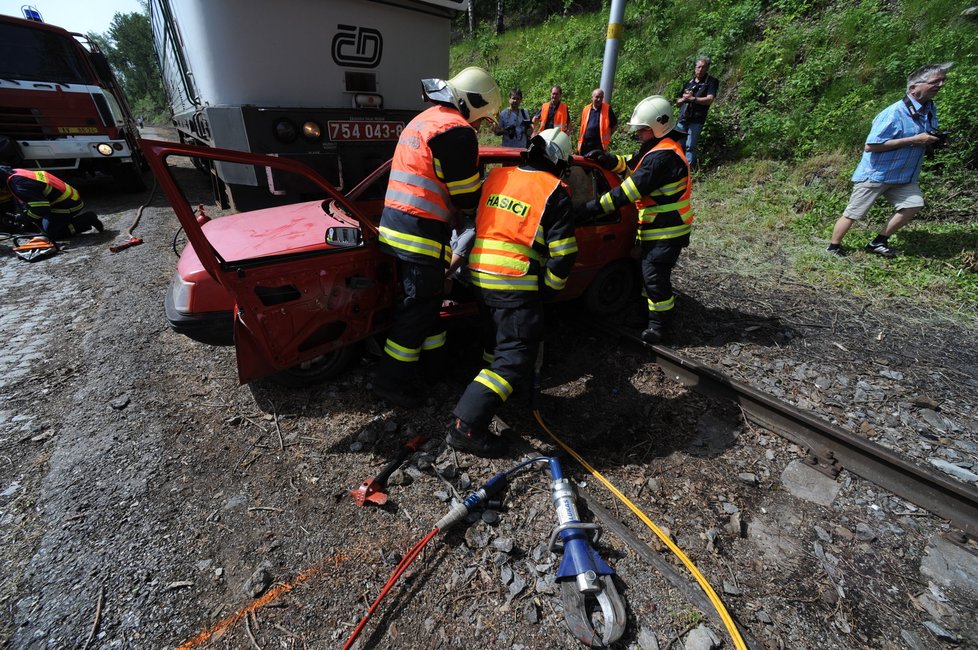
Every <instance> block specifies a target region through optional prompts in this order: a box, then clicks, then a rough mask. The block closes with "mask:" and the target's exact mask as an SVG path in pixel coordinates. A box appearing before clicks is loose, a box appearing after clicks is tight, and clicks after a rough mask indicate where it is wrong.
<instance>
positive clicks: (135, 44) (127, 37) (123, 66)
mask: <svg viewBox="0 0 978 650" xmlns="http://www.w3.org/2000/svg"><path fill="white" fill-rule="evenodd" d="M88 36H89V38H91V39H92V40H94V41H95V42H96V43H97V44H98V46H99V48H100V49H101V50H102V51H103V52H105V56H106V57H107V58H108V59H109V63H110V64H111V65H112V69H113V70H114V71H115V74H116V76H117V77H118V79H119V83H121V84H122V87H123V90H124V91H125V93H126V98H127V99H128V100H129V107H130V108H131V109H132V114H133V116H137V115H141V116H143V118H144V119H145V120H146V122H147V123H150V124H152V123H157V124H163V123H167V122H169V119H170V110H169V105H168V104H167V101H166V95H165V93H164V92H163V82H162V79H161V78H160V69H159V66H158V65H157V63H156V54H155V52H154V51H153V32H152V29H151V28H150V25H149V14H148V13H147V12H146V11H145V10H144V11H143V12H141V13H137V12H133V13H127V14H122V13H117V14H115V15H114V16H113V17H112V24H111V25H110V26H109V31H107V32H105V33H104V34H89V35H88Z"/></svg>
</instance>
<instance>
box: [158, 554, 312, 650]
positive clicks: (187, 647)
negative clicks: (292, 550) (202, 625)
mask: <svg viewBox="0 0 978 650" xmlns="http://www.w3.org/2000/svg"><path fill="white" fill-rule="evenodd" d="M320 566H321V564H314V565H313V566H311V567H310V568H308V569H306V570H305V571H303V572H302V573H300V574H299V575H298V576H296V578H295V580H293V581H292V582H287V583H284V584H279V585H275V586H274V587H272V588H271V589H269V590H268V591H266V592H265V595H263V596H262V597H261V598H258V599H257V600H255V601H254V602H252V603H251V604H250V605H248V606H247V607H242V608H241V609H239V610H238V611H236V612H234V613H233V614H231V615H230V616H227V617H226V618H224V619H222V620H220V621H218V622H217V623H215V624H214V625H213V626H211V627H210V629H207V630H204V631H203V632H201V633H200V634H198V635H197V636H195V637H194V638H192V639H190V640H189V641H184V642H183V643H181V644H180V645H179V646H178V647H177V650H193V648H198V647H200V646H201V645H202V644H204V643H207V642H208V641H210V640H211V639H212V638H214V637H215V636H218V635H221V634H223V633H224V631H225V630H226V629H228V628H229V627H231V626H232V625H234V624H235V623H237V622H238V621H240V620H241V619H242V618H244V617H245V616H247V615H248V614H249V613H250V612H253V611H255V610H258V609H261V608H262V607H264V606H265V605H267V604H268V603H270V602H272V601H273V600H275V599H276V598H278V597H279V596H281V595H283V594H287V593H289V592H290V591H292V590H293V589H295V588H296V587H298V586H299V585H300V584H302V583H303V582H305V581H306V580H308V579H309V578H311V577H312V576H314V575H315V574H316V573H318V572H319V568H320Z"/></svg>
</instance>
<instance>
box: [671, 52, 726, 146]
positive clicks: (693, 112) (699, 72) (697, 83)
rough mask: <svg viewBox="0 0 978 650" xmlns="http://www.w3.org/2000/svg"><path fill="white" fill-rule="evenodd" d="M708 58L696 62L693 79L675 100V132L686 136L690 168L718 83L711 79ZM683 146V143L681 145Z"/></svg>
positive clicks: (715, 95)
mask: <svg viewBox="0 0 978 650" xmlns="http://www.w3.org/2000/svg"><path fill="white" fill-rule="evenodd" d="M709 72H710V59H709V57H706V56H704V57H701V58H699V59H697V60H696V66H695V67H694V68H693V78H692V79H690V80H689V81H687V82H686V83H685V85H683V90H682V93H681V94H680V96H679V98H678V99H677V100H676V106H678V107H679V123H678V124H676V130H677V131H679V132H680V133H685V134H686V141H685V143H684V144H685V146H684V147H683V149H684V150H685V151H686V162H687V163H689V165H690V166H692V165H693V161H694V160H695V159H696V143H697V142H699V139H700V132H701V131H703V125H704V124H705V123H706V114H707V112H708V111H709V110H710V104H712V103H713V100H714V99H716V97H717V90H718V89H719V87H720V82H719V81H717V78H716V77H711V76H710V75H709ZM681 144H683V143H681Z"/></svg>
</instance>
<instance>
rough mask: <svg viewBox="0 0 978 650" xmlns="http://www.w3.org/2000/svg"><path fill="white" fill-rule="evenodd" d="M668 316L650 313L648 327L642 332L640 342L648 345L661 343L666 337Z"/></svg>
mask: <svg viewBox="0 0 978 650" xmlns="http://www.w3.org/2000/svg"><path fill="white" fill-rule="evenodd" d="M669 315H671V314H669ZM669 315H667V314H666V313H658V312H650V313H649V326H648V327H647V328H646V329H645V331H643V332H642V340H643V341H645V342H646V343H649V344H650V345H655V344H656V343H661V342H662V339H664V338H665V336H666V329H667V326H668V323H669Z"/></svg>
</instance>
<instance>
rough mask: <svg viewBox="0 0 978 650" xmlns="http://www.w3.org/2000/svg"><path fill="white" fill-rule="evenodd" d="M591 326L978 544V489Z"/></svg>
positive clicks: (660, 350)
mask: <svg viewBox="0 0 978 650" xmlns="http://www.w3.org/2000/svg"><path fill="white" fill-rule="evenodd" d="M590 324H591V325H592V326H594V327H596V328H597V329H600V330H602V331H604V332H607V333H609V334H613V335H615V336H619V337H621V338H624V339H627V340H629V341H630V342H634V343H637V344H639V345H641V346H643V347H645V348H646V349H649V350H651V352H652V353H653V355H654V356H655V362H656V363H657V364H658V366H659V367H660V368H661V369H662V371H663V372H664V373H665V374H666V375H667V376H668V377H670V378H671V379H674V380H676V381H679V382H681V383H682V384H684V385H686V386H688V387H690V388H692V389H693V390H695V391H696V392H698V393H701V394H703V395H708V396H711V397H717V398H722V399H729V400H732V401H733V402H735V403H736V404H738V405H739V406H740V407H741V409H743V412H744V414H745V417H747V418H748V419H749V420H751V421H752V422H755V423H757V424H759V425H761V426H763V427H765V428H767V429H769V430H771V431H773V432H775V433H777V434H779V435H781V436H782V437H784V438H787V439H788V440H790V441H791V442H793V443H795V444H797V445H799V446H801V447H803V448H806V449H808V452H809V456H808V458H807V459H806V462H808V463H809V464H811V465H815V466H816V467H817V468H818V469H820V470H821V471H823V472H825V473H827V474H829V475H831V476H833V477H834V476H836V475H838V473H839V470H841V469H846V470H848V471H850V472H852V473H853V474H855V475H857V476H859V477H861V478H863V479H865V480H867V481H870V482H871V483H874V484H876V485H878V486H879V487H881V488H883V489H885V490H888V491H889V492H892V493H893V494H895V495H896V496H898V497H900V498H902V499H906V500H907V501H909V502H911V503H913V504H914V505H917V506H919V507H921V508H923V509H925V510H927V511H928V512H931V513H933V514H935V515H937V516H939V517H941V518H943V519H946V520H947V521H949V522H950V523H951V524H952V525H954V526H956V527H957V528H959V529H960V530H961V531H962V532H963V533H964V534H965V535H967V536H969V537H971V538H973V539H978V489H975V488H974V487H971V486H969V485H967V484H965V483H960V482H958V481H955V480H953V479H951V478H948V477H947V476H946V475H944V474H941V473H938V472H936V471H933V470H930V469H928V468H926V467H923V466H921V465H919V464H917V463H914V462H912V461H909V460H907V459H906V458H905V457H904V456H902V455H901V454H898V453H897V452H894V451H892V450H890V449H887V448H886V447H883V446H881V445H878V444H876V443H874V442H871V441H869V440H866V439H865V438H862V437H859V436H857V435H855V434H852V433H850V432H848V431H846V430H844V429H842V428H840V427H838V426H835V425H833V424H831V423H829V422H826V421H824V420H821V419H820V418H817V417H815V416H814V415H812V414H810V413H806V412H805V411H802V410H800V409H798V408H796V407H794V406H792V405H790V404H787V403H785V402H782V401H780V400H778V399H775V398H774V397H772V396H770V395H768V394H766V393H764V392H762V391H759V390H757V389H755V388H753V387H751V386H748V385H747V384H744V383H741V382H738V381H736V380H734V379H731V378H729V377H726V376H724V375H723V374H722V373H720V372H718V371H716V370H714V369H713V368H710V367H709V366H706V365H703V364H701V363H699V362H698V361H694V360H692V359H688V358H685V357H683V356H681V355H679V354H678V353H676V351H675V350H672V349H671V348H668V347H665V346H662V345H649V344H647V343H645V342H644V341H642V340H641V339H640V338H638V337H637V336H634V335H633V334H631V333H630V332H627V331H625V330H622V329H620V328H619V327H616V326H615V325H612V324H609V323H605V322H600V321H591V322H590Z"/></svg>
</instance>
